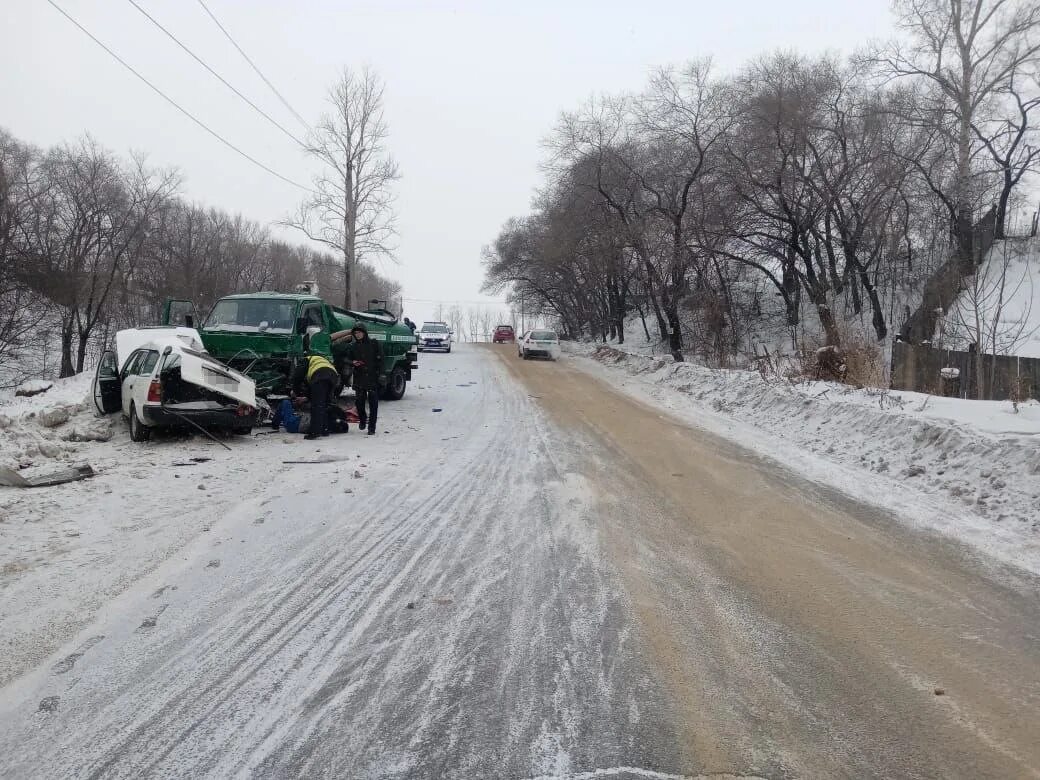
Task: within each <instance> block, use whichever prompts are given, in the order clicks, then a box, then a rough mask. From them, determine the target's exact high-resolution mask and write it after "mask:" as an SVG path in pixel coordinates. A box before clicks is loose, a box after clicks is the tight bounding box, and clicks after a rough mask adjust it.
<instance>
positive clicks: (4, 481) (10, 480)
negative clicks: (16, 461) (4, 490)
mask: <svg viewBox="0 0 1040 780" xmlns="http://www.w3.org/2000/svg"><path fill="white" fill-rule="evenodd" d="M94 474H95V472H94V469H92V468H91V467H90V466H89V465H87V464H86V463H84V464H82V465H79V466H72V467H70V468H64V469H59V470H57V471H50V472H48V473H46V474H40V475H39V476H32V477H24V476H22V475H21V474H19V473H18V472H17V471H15V470H14V469H9V468H0V485H7V486H8V487H16V488H38V487H51V486H53V485H63V484H65V483H66V482H76V481H78V480H81V479H87V477H93V476H94Z"/></svg>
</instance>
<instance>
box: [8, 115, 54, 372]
mask: <svg viewBox="0 0 1040 780" xmlns="http://www.w3.org/2000/svg"><path fill="white" fill-rule="evenodd" d="M36 156H37V152H36V151H35V150H33V149H31V148H29V147H27V146H25V145H24V144H20V143H19V142H18V141H16V140H15V139H14V138H12V137H11V136H10V135H9V134H8V133H6V132H4V131H2V130H0V372H2V373H6V372H5V371H4V369H5V367H7V366H8V365H9V364H14V363H15V362H16V361H17V359H18V358H20V357H21V356H22V351H23V350H25V349H28V348H30V347H32V346H35V345H34V344H33V343H32V341H33V337H34V336H35V335H36V327H37V326H38V325H39V323H40V322H41V321H42V320H43V318H44V315H45V313H46V309H45V307H43V306H42V305H41V304H40V301H39V300H38V296H36V295H35V294H34V293H33V291H32V290H30V289H29V287H28V286H27V285H26V284H25V280H24V278H23V274H24V264H25V255H24V252H23V248H24V247H23V245H22V243H21V242H20V241H19V237H20V235H21V234H22V231H23V229H24V227H25V225H26V224H27V223H28V222H29V221H30V220H31V219H32V216H31V212H30V208H29V205H30V204H29V194H28V191H27V189H26V186H25V184H26V182H27V178H28V175H29V171H30V169H31V168H32V166H33V164H34V161H35V158H36Z"/></svg>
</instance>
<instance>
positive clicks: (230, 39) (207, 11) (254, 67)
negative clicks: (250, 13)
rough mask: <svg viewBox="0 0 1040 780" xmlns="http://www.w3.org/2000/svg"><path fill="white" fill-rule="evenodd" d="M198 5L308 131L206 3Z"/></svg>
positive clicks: (308, 126)
mask: <svg viewBox="0 0 1040 780" xmlns="http://www.w3.org/2000/svg"><path fill="white" fill-rule="evenodd" d="M199 5H201V6H202V10H204V11H205V12H206V13H207V14H209V18H210V19H212V20H213V23H214V24H215V25H217V27H219V28H220V31H221V32H222V33H224V35H225V36H226V37H227V39H228V40H229V41H231V45H232V46H234V47H235V48H236V49H238V53H239V54H241V55H242V57H244V58H245V61H246V62H248V63H249V66H250V67H251V68H252V69H253V70H254V71H256V75H257V76H259V77H260V78H261V79H263V80H264V83H265V84H266V85H267V86H268V87H270V89H271V91H272V92H273V93H274V94H275V95H276V96H277V97H278V99H279V100H280V101H282V105H283V106H285V107H286V108H287V109H289V111H290V113H292V115H293V116H294V117H296V119H297V120H298V121H299V123H300V124H301V125H303V126H304V127H305V128H306V129H307V130H308V131H309V130H310V129H311V128H310V125H309V124H308V123H307V120H306V119H304V118H303V117H302V116H300V114H299V113H298V112H297V111H296V109H295V108H293V107H292V106H291V105H289V101H288V100H286V99H285V98H284V97H282V93H281V92H279V91H278V90H277V89H275V86H274V84H272V83H271V82H270V81H269V80H268V78H267V76H265V75H264V74H263V73H262V72H261V71H260V68H258V67H257V66H256V63H255V62H253V61H252V60H251V59H250V58H249V55H248V54H246V53H245V52H244V51H243V50H242V47H241V46H239V45H238V44H237V43H236V42H235V39H234V38H232V37H231V33H229V32H228V31H227V30H226V29H225V28H224V25H222V24H221V23H220V22H219V21H218V20H217V17H215V16H214V15H213V12H212V11H210V10H209V8H208V7H207V6H206V4H205V3H204V2H203V0H199Z"/></svg>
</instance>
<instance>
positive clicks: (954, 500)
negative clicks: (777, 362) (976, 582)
mask: <svg viewBox="0 0 1040 780" xmlns="http://www.w3.org/2000/svg"><path fill="white" fill-rule="evenodd" d="M567 349H568V351H569V353H570V357H571V359H573V360H575V362H576V363H577V364H578V365H579V366H581V367H582V368H584V369H586V370H588V371H590V372H591V373H593V374H594V375H596V376H599V377H600V378H602V379H605V380H606V381H608V382H610V383H612V384H613V385H615V386H617V387H618V388H620V389H621V390H623V391H625V392H627V393H629V394H631V395H633V396H635V397H637V398H640V399H641V400H644V401H647V402H650V403H654V404H659V405H660V406H661V408H663V409H667V410H668V411H670V412H672V413H673V414H676V415H677V416H679V417H681V418H682V419H684V420H686V421H688V422H690V423H691V424H693V425H696V426H698V427H701V428H704V429H707V430H709V431H711V432H713V433H716V434H719V435H722V436H724V437H726V438H729V439H732V440H734V441H736V442H738V443H740V444H742V445H745V446H747V447H748V448H750V449H752V450H754V451H756V452H760V453H762V454H763V455H766V456H767V457H771V458H774V459H776V460H778V461H780V462H781V463H782V464H784V465H785V466H786V467H788V468H791V469H794V470H796V471H798V472H801V473H803V474H804V475H805V476H807V477H808V478H809V479H811V480H814V481H818V482H821V483H823V484H828V485H831V486H834V487H836V488H838V489H840V490H842V491H844V492H845V493H847V494H848V495H851V496H852V497H854V498H856V499H859V500H862V501H865V502H868V503H871V504H874V505H876V506H880V507H883V508H885V509H888V510H891V511H893V512H894V513H896V514H897V515H898V516H899V517H900V518H902V519H903V520H905V521H906V522H908V523H910V524H912V525H914V526H918V527H923V528H929V529H934V530H937V531H940V532H942V533H945V534H949V535H951V536H953V537H956V538H958V539H961V540H963V541H966V542H968V543H970V544H971V545H974V546H975V547H977V548H979V549H980V550H983V551H985V552H986V553H988V554H990V555H992V556H994V557H996V558H998V559H999V560H1002V561H1004V562H1008V563H1012V564H1014V565H1017V566H1019V567H1022V568H1024V569H1026V570H1029V571H1031V572H1034V573H1040V403H1037V402H1036V401H1030V402H1028V403H1021V404H1019V405H1018V406H1017V409H1016V407H1015V406H1014V405H1012V404H1011V403H1010V402H998V401H969V400H961V399H952V398H940V397H934V396H927V395H923V394H921V393H909V392H888V391H879V390H871V389H864V390H854V389H853V388H850V387H846V386H844V385H838V384H830V383H825V382H801V383H790V382H787V381H782V380H775V379H774V380H768V381H767V380H766V379H764V378H763V377H762V376H761V375H759V374H758V373H755V372H752V371H724V370H716V369H709V368H705V367H703V366H698V365H695V364H693V363H674V362H672V360H671V359H670V358H655V357H649V356H646V355H643V354H634V353H631V352H628V351H622V350H620V349H618V348H615V347H611V346H596V345H590V344H569V345H567Z"/></svg>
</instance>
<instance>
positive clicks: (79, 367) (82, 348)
mask: <svg viewBox="0 0 1040 780" xmlns="http://www.w3.org/2000/svg"><path fill="white" fill-rule="evenodd" d="M89 341H90V331H87V332H86V333H84V332H82V331H81V332H80V334H79V344H78V350H77V351H76V373H77V374H79V373H81V372H82V371H83V364H84V363H85V362H86V359H87V343H88V342H89Z"/></svg>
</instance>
